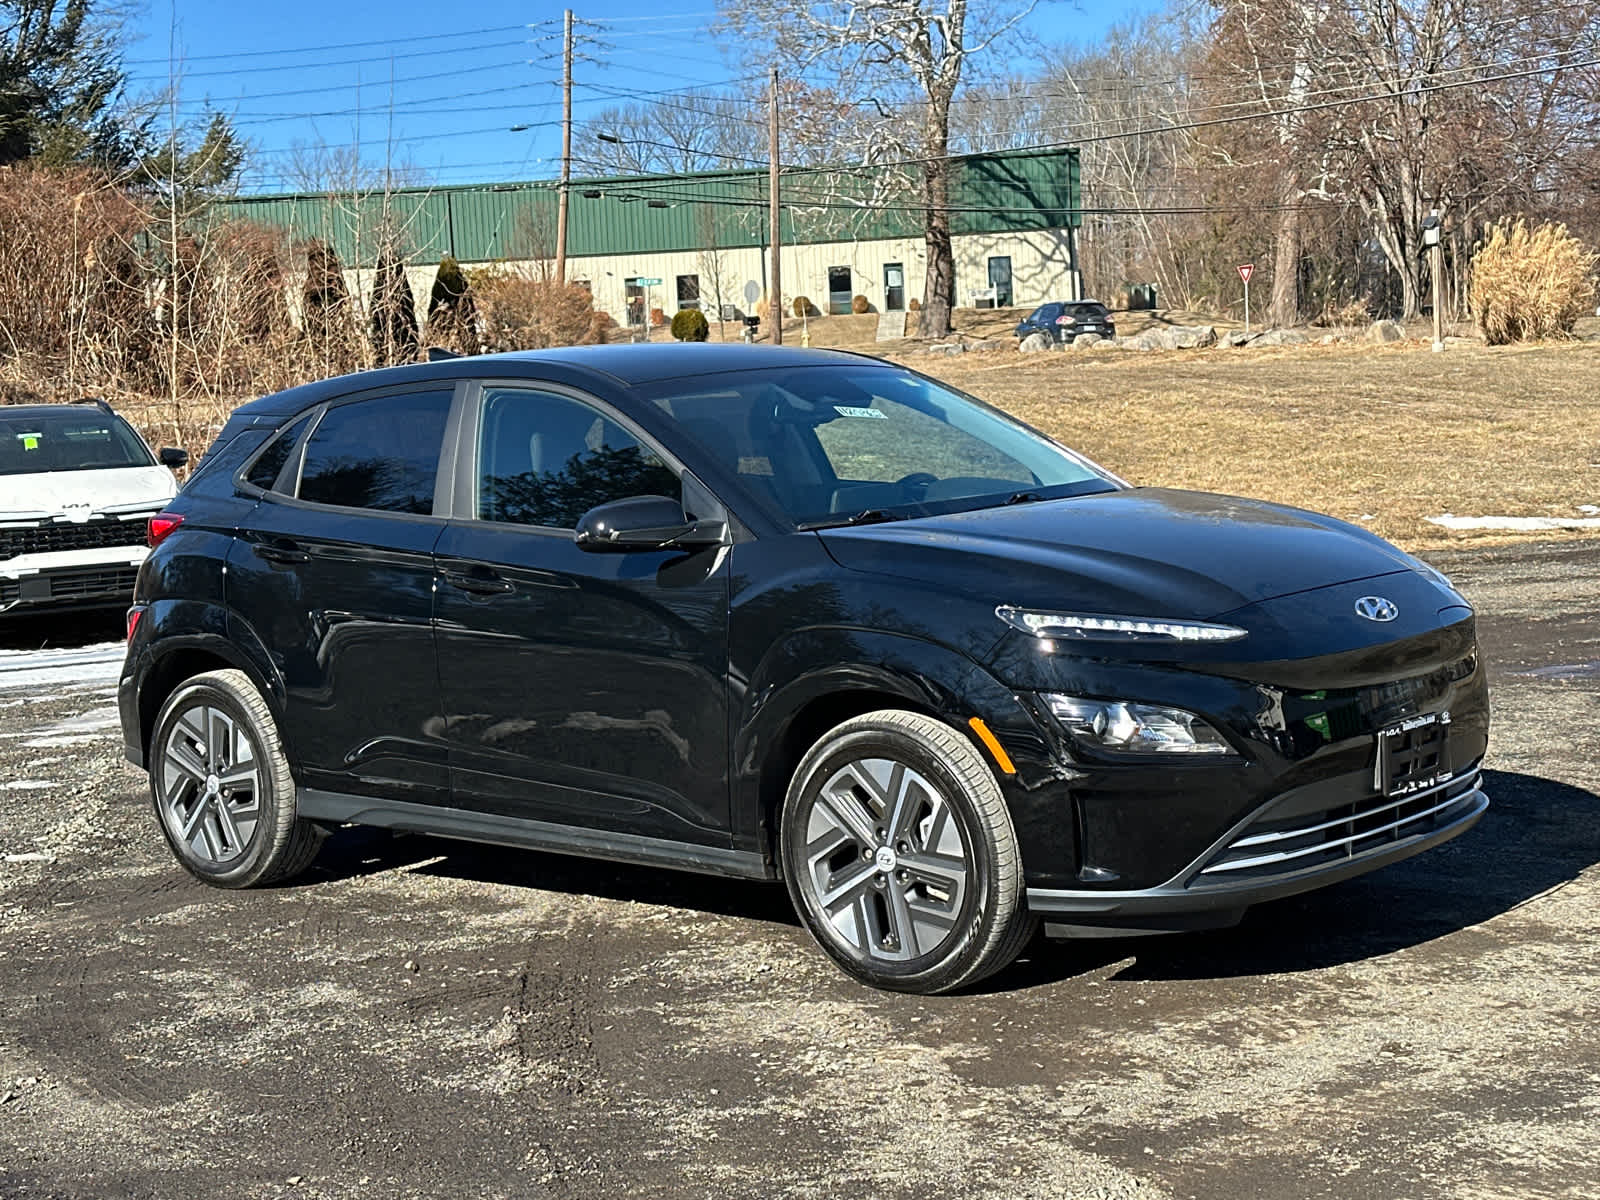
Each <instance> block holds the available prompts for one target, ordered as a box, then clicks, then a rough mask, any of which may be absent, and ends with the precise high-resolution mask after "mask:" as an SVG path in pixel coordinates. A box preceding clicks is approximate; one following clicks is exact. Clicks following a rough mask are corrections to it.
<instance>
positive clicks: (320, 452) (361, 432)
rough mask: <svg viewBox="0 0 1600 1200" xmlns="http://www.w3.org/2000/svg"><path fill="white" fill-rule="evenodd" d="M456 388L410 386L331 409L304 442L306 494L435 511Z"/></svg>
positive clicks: (322, 500) (348, 504)
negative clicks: (410, 389) (424, 389)
mask: <svg viewBox="0 0 1600 1200" xmlns="http://www.w3.org/2000/svg"><path fill="white" fill-rule="evenodd" d="M450 395H451V394H450V392H448V391H440V392H405V393H401V394H400V395H395V396H377V397H374V398H373V399H371V400H362V401H359V402H357V403H355V404H341V405H338V406H337V407H334V408H330V409H329V410H328V411H327V412H326V413H325V414H324V415H323V418H322V420H321V421H319V422H318V423H317V428H316V430H315V432H313V433H312V435H311V440H310V441H309V442H308V443H306V458H305V466H304V467H303V468H302V469H301V472H300V499H302V500H309V501H311V502H312V503H315V504H337V505H341V506H343V507H345V508H372V509H378V510H380V511H382V512H398V513H420V514H423V515H426V514H429V513H431V512H433V487H434V479H435V477H436V476H437V475H438V473H439V447H440V443H441V442H442V441H443V439H444V426H445V419H446V418H447V417H448V416H449V415H450Z"/></svg>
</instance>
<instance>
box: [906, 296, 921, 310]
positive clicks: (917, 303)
mask: <svg viewBox="0 0 1600 1200" xmlns="http://www.w3.org/2000/svg"><path fill="white" fill-rule="evenodd" d="M906 307H907V308H908V309H909V310H910V311H911V312H921V311H922V301H921V300H918V299H917V298H916V297H912V300H911V303H910V304H908V305H906Z"/></svg>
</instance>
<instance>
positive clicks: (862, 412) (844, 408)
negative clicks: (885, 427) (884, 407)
mask: <svg viewBox="0 0 1600 1200" xmlns="http://www.w3.org/2000/svg"><path fill="white" fill-rule="evenodd" d="M833 411H834V412H836V413H838V414H839V415H840V416H841V417H872V418H874V419H876V420H879V421H887V420H888V419H889V416H888V414H887V413H883V412H880V411H879V410H878V409H876V408H852V407H851V406H849V405H847V404H835V405H834V406H833Z"/></svg>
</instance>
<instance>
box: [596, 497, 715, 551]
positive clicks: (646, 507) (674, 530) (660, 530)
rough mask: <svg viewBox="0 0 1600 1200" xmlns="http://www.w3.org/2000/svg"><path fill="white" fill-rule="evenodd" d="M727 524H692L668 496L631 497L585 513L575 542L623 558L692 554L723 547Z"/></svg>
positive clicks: (676, 503)
mask: <svg viewBox="0 0 1600 1200" xmlns="http://www.w3.org/2000/svg"><path fill="white" fill-rule="evenodd" d="M727 536H728V526H727V522H725V521H691V520H688V519H686V518H685V517H684V514H683V505H682V504H680V503H678V501H676V500H672V499H669V498H668V497H666V496H629V497H628V498H627V499H626V500H613V501H611V502H610V503H609V504H601V505H598V506H596V507H595V508H591V509H590V510H589V511H588V512H586V513H584V514H583V516H582V518H580V519H579V521H578V528H577V531H576V532H575V533H574V534H573V540H574V541H576V542H577V544H578V548H579V549H580V550H591V551H594V552H596V553H601V554H606V553H611V554H623V553H627V552H628V551H632V550H679V549H682V550H688V549H691V548H695V547H699V546H719V545H721V544H722V543H723V542H724V541H725V540H726V538H727Z"/></svg>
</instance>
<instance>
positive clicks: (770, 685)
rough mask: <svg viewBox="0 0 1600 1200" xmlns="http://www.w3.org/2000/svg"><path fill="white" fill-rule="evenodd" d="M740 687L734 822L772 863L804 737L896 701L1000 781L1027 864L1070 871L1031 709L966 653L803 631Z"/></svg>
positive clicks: (1054, 772) (1059, 784)
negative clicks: (997, 749) (982, 729)
mask: <svg viewBox="0 0 1600 1200" xmlns="http://www.w3.org/2000/svg"><path fill="white" fill-rule="evenodd" d="M744 683H745V686H744V687H743V689H742V690H743V695H742V697H740V698H739V700H738V707H737V708H736V715H735V736H734V742H733V750H734V754H733V761H734V788H733V792H734V813H733V817H734V821H733V823H734V829H735V837H736V838H738V839H740V840H741V841H742V842H744V843H745V844H747V845H753V846H755V847H756V848H759V849H761V850H762V851H764V852H766V853H768V854H769V855H772V857H773V858H774V860H775V858H776V855H775V854H773V851H774V849H775V846H774V843H773V841H772V838H773V836H774V834H775V833H776V826H777V820H776V817H777V813H778V810H779V808H780V807H781V805H782V801H783V795H784V792H785V791H786V789H787V788H788V785H789V776H790V774H791V772H792V771H793V768H794V766H795V765H796V764H797V763H798V761H799V758H800V757H801V756H803V755H804V753H805V751H806V750H807V749H809V748H810V744H811V743H812V741H813V738H814V737H815V736H820V735H821V733H823V732H825V731H826V730H827V729H828V728H830V727H832V725H834V724H837V723H838V722H840V721H844V720H848V719H849V718H850V717H851V716H855V715H858V714H859V713H861V712H865V711H870V710H871V709H872V708H877V707H883V706H885V705H893V704H895V703H897V702H898V703H899V704H902V705H904V706H905V707H908V708H912V709H915V710H918V711H922V712H928V713H931V714H932V715H934V716H937V717H939V718H940V719H941V720H943V721H945V722H947V723H948V724H949V725H950V726H951V727H952V728H955V729H958V730H960V731H961V733H962V734H963V735H964V736H966V737H967V738H968V739H969V740H971V742H972V743H973V745H974V747H975V748H976V749H977V751H978V753H979V755H980V756H981V757H982V758H983V759H984V761H985V762H987V763H988V764H989V766H990V768H991V770H993V771H994V774H995V778H996V779H997V780H998V782H999V784H1000V789H1001V793H1002V794H1003V795H1004V797H1005V799H1006V803H1007V806H1008V808H1009V809H1010V811H1011V815H1012V821H1013V824H1014V825H1015V826H1016V829H1017V836H1018V841H1019V843H1020V845H1021V849H1022V853H1023V863H1024V869H1025V870H1026V871H1028V872H1030V874H1033V873H1037V874H1038V875H1039V876H1040V877H1041V878H1045V877H1052V878H1053V877H1055V876H1057V875H1058V874H1059V873H1060V872H1062V871H1067V872H1069V873H1070V872H1071V871H1072V870H1075V867H1074V866H1072V865H1071V864H1073V863H1074V862H1075V858H1076V837H1075V834H1074V830H1075V822H1074V821H1073V819H1072V816H1071V807H1070V803H1069V802H1068V800H1067V797H1066V794H1065V783H1064V780H1063V779H1062V778H1061V774H1060V769H1059V767H1058V765H1057V764H1056V761H1055V758H1054V756H1053V755H1052V753H1051V749H1050V745H1049V742H1048V740H1047V738H1046V736H1045V735H1044V733H1043V731H1041V730H1040V728H1039V726H1038V723H1037V720H1036V718H1035V717H1034V716H1033V714H1032V711H1031V710H1030V708H1028V707H1027V706H1025V705H1024V704H1023V703H1022V702H1021V701H1020V699H1019V698H1018V697H1017V696H1016V695H1015V694H1014V693H1013V692H1012V691H1011V690H1010V689H1009V688H1007V687H1005V685H1003V684H1002V683H1001V682H1000V681H999V680H997V679H995V678H994V677H993V676H992V675H990V674H989V673H988V672H987V671H986V670H984V668H983V667H982V666H980V665H979V664H978V663H976V662H974V661H973V660H972V659H971V658H969V657H967V656H966V655H964V654H961V653H960V652H958V651H956V650H953V649H951V648H949V647H947V646H942V645H940V644H938V643H936V642H931V641H927V640H924V639H921V638H916V637H911V636H907V635H903V634H892V633H882V632H874V631H869V630H862V629H853V628H848V627H814V628H809V629H804V630H797V631H795V632H793V633H791V634H789V635H787V636H785V637H784V638H782V639H781V640H779V641H778V642H776V643H774V644H773V645H772V646H771V647H770V648H769V649H768V651H767V652H766V654H764V655H763V656H762V658H761V660H760V661H759V663H758V664H757V666H756V668H755V670H754V672H753V673H752V675H751V677H750V678H749V679H748V680H747V681H744ZM738 691H739V689H737V688H736V690H735V695H736V697H737V696H738ZM974 717H977V718H979V719H981V720H982V721H983V722H984V723H986V724H987V725H988V727H989V728H990V730H991V731H992V732H993V733H994V735H995V737H996V739H997V740H998V742H999V743H1000V745H1001V747H1002V749H1003V750H1004V752H1005V756H1006V759H1007V760H1009V762H1008V764H1007V765H1009V766H1011V767H1012V768H1013V769H1012V770H1011V771H1009V772H1008V771H1006V770H1005V769H1004V768H1003V766H1002V764H1001V762H1000V761H999V760H998V759H997V758H996V756H995V755H994V754H993V753H992V752H991V751H990V749H989V748H988V747H987V746H986V745H984V744H983V742H982V741H981V740H980V739H979V738H978V736H977V734H976V732H975V731H974V730H973V728H972V727H971V725H970V724H969V722H970V721H971V719H972V718H974ZM1035 865H1037V871H1036V872H1035V871H1034V868H1035Z"/></svg>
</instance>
